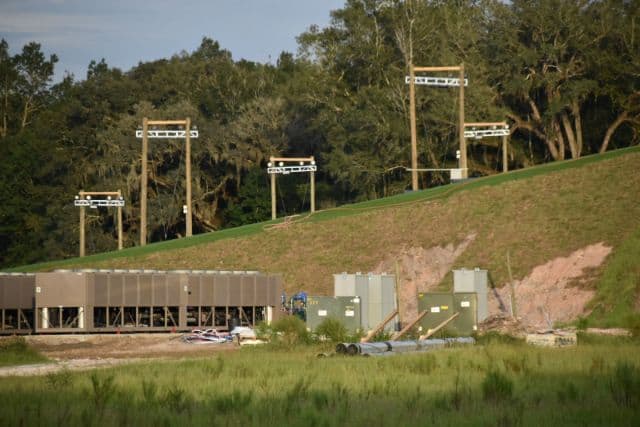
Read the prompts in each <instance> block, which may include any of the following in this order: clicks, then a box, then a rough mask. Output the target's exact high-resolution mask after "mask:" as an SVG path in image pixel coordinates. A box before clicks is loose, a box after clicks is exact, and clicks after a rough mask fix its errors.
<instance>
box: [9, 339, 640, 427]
mask: <svg viewBox="0 0 640 427" xmlns="http://www.w3.org/2000/svg"><path fill="white" fill-rule="evenodd" d="M638 350H640V345H639V344H638V343H637V342H632V341H622V342H620V343H617V344H615V345H610V344H603V345H600V344H589V345H584V346H582V345H581V346H578V347H574V348H565V349H544V348H533V347H528V346H525V345H511V344H503V343H498V342H491V343H488V344H485V345H478V346H475V347H470V348H452V349H446V350H440V351H434V352H429V353H424V354H409V355H401V356H394V357H386V358H385V357H383V358H356V357H340V356H336V357H329V358H317V357H316V352H317V349H316V348H314V347H296V350H295V352H285V351H282V350H272V349H269V348H250V349H249V348H243V349H242V350H241V351H239V352H235V353H233V354H227V353H224V354H218V355H215V356H213V357H211V358H204V359H197V360H186V361H177V362H175V361H174V362H170V361H153V362H147V363H140V364H136V365H129V366H118V367H115V368H110V369H107V370H100V371H94V372H83V373H77V372H76V373H70V374H65V375H71V379H70V380H67V379H65V380H63V381H61V382H60V384H64V385H62V386H61V387H59V388H58V389H54V388H53V387H51V386H50V385H47V384H49V383H50V382H51V380H48V379H47V377H37V378H2V379H0V401H1V402H2V403H3V408H4V409H3V410H2V411H0V425H47V424H52V423H53V424H55V423H57V422H58V421H59V422H61V423H64V424H65V425H87V426H92V425H107V426H109V425H114V426H115V425H141V426H147V425H148V426H151V425H153V426H157V425H161V426H172V425H225V426H226V425H229V426H236V425H238V426H240V425H243V426H246V425H264V424H265V423H268V424H269V425H294V426H296V425H299V426H313V425H315V426H332V425H346V424H349V425H355V426H359V425H394V426H399V425H425V424H429V425H470V426H471V425H553V424H555V425H563V426H564V425H634V422H635V421H637V419H638V416H639V415H640V414H639V410H638V405H636V404H635V401H634V400H633V399H634V397H633V396H634V393H635V392H636V388H635V387H637V382H634V381H637V378H638V375H637V372H638V364H637V363H638V362H637V354H638ZM515 360H517V361H522V360H525V362H524V363H525V364H526V366H527V368H526V369H517V368H516V370H514V369H513V363H514V361H515ZM594 361H596V363H595V368H594ZM518 363H521V362H518ZM510 366H511V367H510ZM629 372H631V373H632V374H633V375H634V378H635V380H633V381H631V382H628V381H627V382H624V379H625V378H627V377H628V376H629V375H628V373H629ZM629 399H631V400H629ZM627 402H630V403H631V404H628V403H627Z"/></svg>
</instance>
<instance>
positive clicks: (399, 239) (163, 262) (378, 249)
mask: <svg viewBox="0 0 640 427" xmlns="http://www.w3.org/2000/svg"><path fill="white" fill-rule="evenodd" d="M638 166H640V149H638V147H635V148H631V149H625V150H618V151H615V152H610V153H607V154H606V155H598V156H590V157H586V158H583V159H581V160H577V161H566V162H558V163H554V164H549V165H545V166H541V167H537V168H530V169H526V170H521V171H516V172H512V173H508V174H501V175H495V176H492V177H488V178H483V179H478V180H471V181H469V182H466V183H463V184H454V185H448V186H443V187H438V188H433V189H430V190H425V191H420V192H414V193H407V194H405V195H401V196H395V197H391V198H386V199H380V200H377V201H373V202H367V203H361V204H356V205H348V206H344V207H339V208H335V209H330V210H325V211H321V212H317V213H316V214H314V215H311V216H309V215H307V216H302V217H298V218H296V219H295V220H294V221H293V222H292V223H291V224H289V225H288V226H286V227H285V226H282V225H281V226H277V225H276V224H275V223H273V222H266V223H261V224H254V225H251V226H245V227H239V228H236V229H232V230H226V231H225V232H219V233H208V234H202V235H198V236H195V237H193V238H190V239H181V240H176V241H172V242H166V243H162V244H153V245H148V246H146V247H137V248H130V249H126V250H124V251H121V252H111V253H108V254H98V255H95V256H91V257H87V258H84V259H82V260H81V259H74V260H66V261H61V262H56V263H48V264H39V265H33V266H29V267H26V268H22V269H19V270H22V271H24V270H48V269H53V268H149V269H163V270H169V269H219V270H261V271H268V272H278V273H281V274H282V275H283V278H284V284H285V290H286V291H287V293H291V292H294V291H298V290H305V291H307V292H309V293H311V294H319V295H322V294H326V295H329V294H331V293H332V291H333V274H335V273H340V272H343V271H346V272H357V271H361V272H367V271H371V270H373V269H375V268H376V267H377V266H379V265H381V264H382V263H384V262H385V261H386V262H387V265H389V261H391V262H393V260H394V259H396V258H398V257H400V256H401V255H402V254H403V253H404V252H405V251H407V250H408V249H410V248H433V247H438V246H440V247H444V246H447V245H451V244H452V245H454V246H455V245H457V244H458V243H460V242H462V241H463V240H465V239H468V238H469V236H473V238H472V239H471V240H470V241H469V242H470V243H469V244H468V246H467V248H466V250H464V251H463V252H462V254H461V255H460V256H459V257H458V258H457V259H456V260H455V262H454V264H453V267H455V268H457V267H467V268H472V267H476V266H477V267H481V268H486V269H488V270H489V272H490V276H491V279H492V282H493V284H495V285H496V286H498V287H500V286H503V285H504V284H505V283H506V282H507V281H508V280H509V272H508V265H507V258H506V257H507V252H509V260H510V266H511V274H512V277H513V278H514V279H521V278H523V277H524V276H526V275H527V274H529V273H530V271H531V270H532V269H533V268H534V267H536V266H539V265H542V264H544V263H546V262H548V261H549V260H552V259H554V258H557V257H560V256H567V255H568V254H570V253H572V252H574V251H576V250H578V249H580V248H583V247H585V246H587V245H590V244H594V243H599V242H603V243H604V244H605V245H607V246H610V247H612V248H613V251H612V254H611V255H609V256H608V257H607V259H606V261H605V264H604V266H603V267H600V268H596V269H593V270H592V271H589V272H588V276H589V277H588V278H587V279H590V280H583V281H581V286H588V287H593V286H595V287H596V288H601V289H598V293H597V296H596V302H597V304H596V308H597V311H598V312H599V313H600V320H606V318H607V316H606V315H605V313H609V312H611V311H612V310H613V309H614V308H615V310H616V312H617V314H616V317H617V318H618V319H620V318H622V317H623V315H624V314H627V313H628V312H629V311H631V310H633V309H634V305H637V301H636V300H637V296H638V283H640V280H639V278H640V272H639V271H638V268H637V267H635V266H634V265H636V264H635V263H634V262H633V260H634V259H637V255H638V252H639V250H640V245H638V244H637V241H638V233H639V230H640V222H639V221H638V218H640V203H638V200H639V197H638V196H640V191H639V190H638V189H639V188H640V177H639V176H638V174H637V173H636V171H637V169H638ZM634 242H635V243H634ZM389 272H393V271H389ZM446 283H447V279H445V283H444V284H443V286H445V285H446ZM617 283H620V284H621V286H620V288H619V289H616V284H617ZM623 283H624V284H625V285H624V286H622V284H623Z"/></svg>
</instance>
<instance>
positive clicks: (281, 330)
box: [273, 316, 310, 347]
mask: <svg viewBox="0 0 640 427" xmlns="http://www.w3.org/2000/svg"><path fill="white" fill-rule="evenodd" d="M273 331H274V332H275V335H276V336H277V337H278V338H277V340H278V341H279V342H281V343H282V344H284V345H286V346H287V347H291V346H294V345H298V344H307V343H309V342H310V336H309V332H308V331H307V325H306V324H305V323H304V321H303V320H302V319H300V318H299V317H297V316H285V317H283V318H281V319H279V320H277V321H276V322H275V323H274V324H273Z"/></svg>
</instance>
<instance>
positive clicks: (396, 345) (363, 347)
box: [336, 337, 476, 356]
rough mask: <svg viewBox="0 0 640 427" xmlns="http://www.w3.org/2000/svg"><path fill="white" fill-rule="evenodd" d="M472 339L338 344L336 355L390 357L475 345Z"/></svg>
mask: <svg viewBox="0 0 640 427" xmlns="http://www.w3.org/2000/svg"><path fill="white" fill-rule="evenodd" d="M475 342H476V340H475V339H473V338H472V337H461V338H444V339H428V340H415V341H385V342H373V343H340V344H338V345H337V346H336V353H338V354H345V355H349V356H356V355H361V356H391V355H394V354H402V353H416V352H421V351H429V350H435V349H439V348H445V347H452V346H455V345H470V344H475Z"/></svg>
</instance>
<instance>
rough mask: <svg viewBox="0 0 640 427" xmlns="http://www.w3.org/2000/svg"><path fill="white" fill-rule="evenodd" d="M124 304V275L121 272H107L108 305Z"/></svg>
mask: <svg viewBox="0 0 640 427" xmlns="http://www.w3.org/2000/svg"><path fill="white" fill-rule="evenodd" d="M123 305H124V276H123V275H122V274H109V306H111V307H121V306H123Z"/></svg>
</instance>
